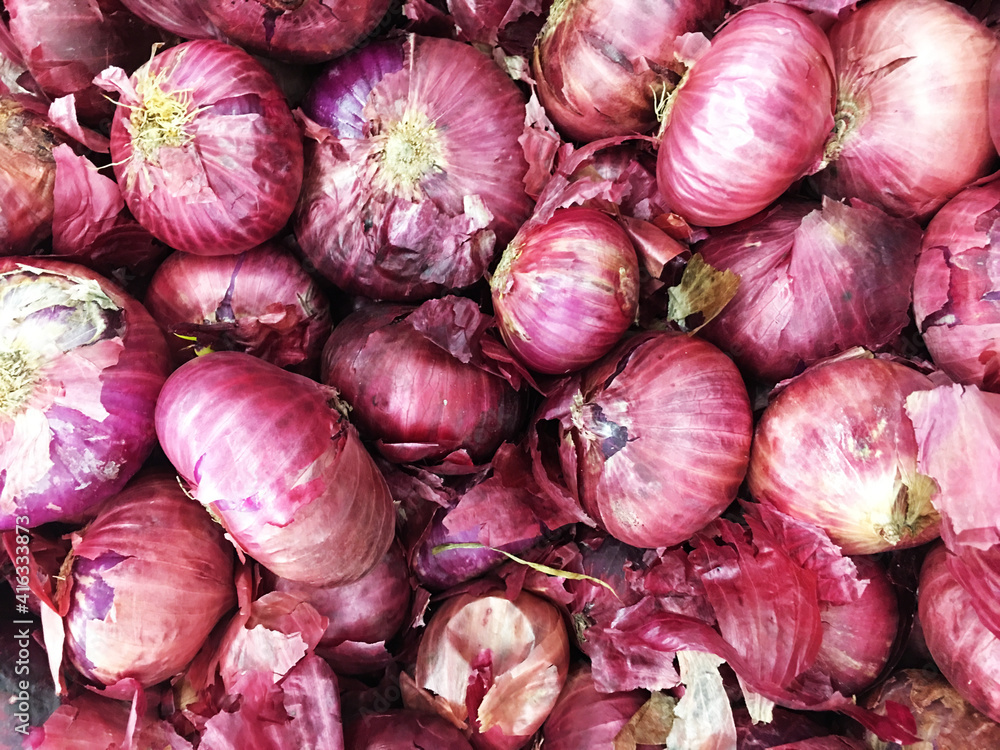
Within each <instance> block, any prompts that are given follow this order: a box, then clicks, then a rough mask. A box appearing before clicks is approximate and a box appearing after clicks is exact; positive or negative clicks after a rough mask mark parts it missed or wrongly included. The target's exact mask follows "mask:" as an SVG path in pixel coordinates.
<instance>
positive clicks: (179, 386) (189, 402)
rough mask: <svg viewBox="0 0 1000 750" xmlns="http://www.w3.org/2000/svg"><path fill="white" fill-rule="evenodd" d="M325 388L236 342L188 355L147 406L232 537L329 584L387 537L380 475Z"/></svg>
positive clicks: (297, 574) (288, 572) (258, 554)
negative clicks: (233, 348)
mask: <svg viewBox="0 0 1000 750" xmlns="http://www.w3.org/2000/svg"><path fill="white" fill-rule="evenodd" d="M336 405H337V404H336V395H335V393H334V392H333V391H331V390H330V389H329V388H326V387H324V386H322V385H320V384H319V383H316V382H315V381H312V380H309V379H308V378H305V377H303V376H301V375H296V374H294V373H290V372H288V371H286V370H282V369H280V368H279V367H277V366H275V365H272V364H270V363H268V362H264V361H263V360H261V359H257V358H256V357H251V356H250V355H249V354H243V353H240V352H215V353H212V354H208V355H206V356H204V357H199V358H198V359H195V360H192V361H191V362H188V363H186V364H184V365H182V366H181V367H180V368H178V369H177V370H176V371H175V372H174V373H173V374H172V375H171V376H170V378H168V380H167V382H166V384H165V385H164V388H163V392H162V394H161V395H160V399H159V401H158V403H157V405H156V432H157V435H158V436H159V438H160V444H161V445H162V446H163V450H164V452H165V453H166V454H167V457H168V458H169V459H170V461H171V463H172V464H173V465H174V466H175V467H176V469H177V471H178V473H179V474H180V475H181V476H182V477H184V479H185V480H186V481H187V482H188V484H189V485H191V488H192V492H193V494H194V496H195V497H196V498H197V499H198V500H199V501H200V502H201V503H202V504H204V505H206V506H209V507H211V508H212V510H213V511H214V512H215V513H216V514H217V515H218V516H219V518H220V519H221V521H222V523H223V525H224V526H225V528H226V530H227V531H228V532H229V534H230V535H231V536H232V538H233V540H234V541H235V542H236V543H237V544H238V545H239V546H240V547H241V548H242V549H243V550H245V551H246V552H247V554H249V555H251V556H252V557H254V559H256V560H257V561H258V562H260V563H261V564H262V565H263V566H264V567H266V568H268V569H269V570H271V571H272V572H274V573H275V574H277V575H280V576H282V577H284V578H290V579H292V580H295V581H300V582H302V583H308V584H313V585H329V584H333V583H346V582H348V581H352V580H356V579H358V578H360V577H361V576H362V575H364V574H365V573H366V572H368V571H369V570H371V568H372V567H374V566H375V564H376V563H377V562H378V561H379V560H380V559H381V558H382V556H383V555H384V554H385V552H386V550H387V549H388V547H389V545H390V544H391V542H392V536H393V524H394V518H393V507H392V498H391V497H390V495H389V490H388V487H387V486H386V484H385V480H384V479H383V478H382V475H381V474H380V473H379V471H378V468H377V467H376V466H375V463H374V462H373V461H372V459H371V457H370V456H369V455H368V453H366V452H365V449H364V447H363V446H362V444H361V441H360V439H359V438H358V436H357V433H356V432H355V430H354V427H353V426H352V425H351V424H350V423H348V421H347V419H346V418H345V417H344V416H343V415H342V414H341V413H340V412H339V411H337V409H336V408H335V406H336Z"/></svg>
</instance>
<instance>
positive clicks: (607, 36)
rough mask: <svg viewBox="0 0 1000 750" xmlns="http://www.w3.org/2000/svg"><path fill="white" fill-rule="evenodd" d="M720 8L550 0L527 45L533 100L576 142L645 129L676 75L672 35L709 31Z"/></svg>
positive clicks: (712, 1)
mask: <svg viewBox="0 0 1000 750" xmlns="http://www.w3.org/2000/svg"><path fill="white" fill-rule="evenodd" d="M724 10H725V7H724V3H723V2H721V0H688V1H687V2H668V1H667V0H644V1H643V2H627V3H621V2H613V1H612V2H606V1H605V2H601V1H600V0H576V2H572V1H571V2H556V3H553V6H552V10H551V11H550V12H549V17H548V20H547V21H546V23H545V27H544V28H543V29H542V32H541V34H540V35H539V37H538V39H537V40H536V42H535V49H534V57H533V62H532V72H533V73H534V76H535V79H536V80H537V81H538V98H539V99H540V100H541V103H542V106H544V107H545V110H546V112H547V113H548V115H549V116H550V117H551V118H552V120H553V121H554V122H555V124H556V126H557V127H558V128H559V130H560V131H562V132H563V133H565V134H566V135H567V136H569V137H570V138H572V139H573V140H576V141H593V140H596V139H598V138H605V137H609V136H615V135H627V134H629V133H646V132H649V131H650V130H653V129H654V128H655V127H656V125H657V118H656V112H655V109H656V108H655V100H656V97H657V96H664V95H665V94H666V92H669V91H670V90H671V89H672V88H673V87H674V86H675V85H676V84H677V82H678V81H679V80H680V77H681V73H683V72H684V65H683V63H682V62H681V61H680V60H679V59H678V57H679V55H678V53H679V51H680V48H681V47H682V43H681V40H680V39H679V38H678V37H681V36H682V35H683V34H685V33H687V32H692V31H708V30H710V29H711V28H712V27H714V26H715V25H716V24H717V23H718V22H719V21H720V20H721V19H722V16H723V12H724ZM612 18H613V19H614V22H609V19H612Z"/></svg>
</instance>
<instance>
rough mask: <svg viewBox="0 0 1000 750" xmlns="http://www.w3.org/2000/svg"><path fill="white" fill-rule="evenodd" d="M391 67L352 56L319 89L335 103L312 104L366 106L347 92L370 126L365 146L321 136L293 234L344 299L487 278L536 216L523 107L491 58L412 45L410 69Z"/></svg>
mask: <svg viewBox="0 0 1000 750" xmlns="http://www.w3.org/2000/svg"><path fill="white" fill-rule="evenodd" d="M386 54H387V55H388V53H386ZM386 62H387V61H386V59H384V58H383V57H381V56H378V55H366V54H365V53H364V52H363V51H362V52H361V53H358V54H356V55H348V56H346V57H344V58H343V59H341V60H338V61H337V62H335V63H334V64H333V65H334V66H335V67H336V68H337V69H339V70H342V71H343V72H342V73H340V74H334V73H328V74H327V76H326V77H325V78H324V79H322V80H321V81H320V82H319V84H318V85H319V86H321V87H322V86H325V85H329V82H330V81H333V82H334V88H335V91H334V96H332V97H323V96H321V95H320V94H316V95H314V96H313V98H314V99H324V98H325V99H326V104H325V105H324V106H325V107H326V109H327V111H329V112H332V113H334V114H335V116H336V115H338V114H339V113H340V112H342V111H344V112H346V111H350V110H351V109H352V107H354V106H356V105H355V104H353V103H351V102H347V103H343V104H340V103H337V102H338V100H339V99H341V98H342V97H341V92H344V94H343V96H344V97H347V98H349V99H355V98H361V96H364V97H365V99H364V107H363V109H362V117H363V118H364V120H365V122H366V123H367V124H366V126H365V128H364V131H363V133H362V134H361V135H360V136H359V135H356V131H353V130H352V129H347V130H344V131H343V132H342V133H339V134H338V131H337V130H334V131H331V133H318V134H317V136H316V137H317V139H318V142H316V143H313V144H311V145H310V148H309V154H308V168H307V172H306V177H305V182H304V185H303V190H302V197H301V199H300V201H299V206H298V209H297V218H296V224H295V227H296V230H295V231H296V235H297V237H298V240H299V243H300V244H301V246H302V249H303V251H304V252H305V254H306V256H307V257H308V258H309V260H310V261H312V263H313V264H314V265H315V266H316V268H317V269H318V270H319V272H320V273H322V274H323V275H324V276H326V277H327V278H329V279H330V280H331V281H333V282H334V283H335V284H337V286H339V287H341V288H342V289H345V290H346V291H348V292H351V293H352V294H363V295H365V296H368V297H372V298H379V299H396V300H400V299H417V298H426V297H430V296H434V295H439V294H441V293H442V292H444V291H447V290H449V289H455V288H459V287H464V286H467V285H469V284H472V283H473V282H475V281H477V280H478V279H479V278H481V277H482V275H483V273H484V272H485V270H486V268H487V266H489V264H490V263H491V261H492V260H493V255H494V247H495V246H497V245H499V246H501V247H503V246H504V245H506V243H507V242H509V241H510V240H511V239H512V238H513V236H514V234H515V232H516V231H517V229H518V227H519V226H520V224H521V222H522V221H523V220H524V219H525V218H526V217H527V215H528V212H529V210H530V208H531V201H530V199H529V198H528V197H527V195H526V193H525V189H524V183H523V181H522V180H523V178H524V177H525V174H526V172H527V169H528V165H527V162H526V161H525V158H524V153H523V150H522V148H521V145H520V144H519V143H518V137H519V136H520V135H521V133H522V131H523V130H524V122H525V109H524V99H523V97H522V95H521V92H520V91H519V90H518V88H517V86H516V85H515V84H514V82H513V81H511V80H510V79H509V78H508V77H507V76H506V74H504V72H503V71H502V70H501V69H500V68H499V67H497V66H496V64H494V63H493V61H492V60H490V58H488V57H486V55H484V54H483V53H481V52H479V51H478V50H476V49H474V48H473V47H470V46H467V45H464V44H461V43H459V42H454V41H450V40H447V39H431V38H424V37H416V36H410V37H408V38H407V42H406V44H405V49H404V63H403V66H402V69H400V70H397V71H395V72H389V67H391V66H389V65H387V64H386ZM383 72H384V74H383V75H382V76H381V77H380V76H379V74H380V73H383ZM325 82H326V83H325ZM352 82H354V83H352ZM371 86H374V88H371V89H370V91H369V88H370V87H371ZM355 91H357V95H356V94H355ZM320 124H324V123H320ZM338 127H339V126H338Z"/></svg>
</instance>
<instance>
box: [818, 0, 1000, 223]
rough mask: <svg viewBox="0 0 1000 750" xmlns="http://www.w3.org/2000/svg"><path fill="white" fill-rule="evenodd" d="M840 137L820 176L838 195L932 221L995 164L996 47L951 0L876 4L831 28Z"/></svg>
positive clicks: (986, 32)
mask: <svg viewBox="0 0 1000 750" xmlns="http://www.w3.org/2000/svg"><path fill="white" fill-rule="evenodd" d="M830 44H831V47H832V49H833V55H834V60H835V61H836V71H837V114H836V119H837V128H836V137H835V139H833V140H832V141H831V143H830V145H829V146H828V147H827V154H826V158H827V161H828V162H829V164H828V166H827V167H826V169H824V170H823V171H822V172H820V173H819V175H817V180H818V184H819V186H820V187H821V188H822V190H823V192H824V193H826V194H827V195H830V196H832V197H836V198H841V197H846V196H853V197H859V198H861V199H863V200H865V201H868V202H869V203H872V204H874V205H877V206H881V207H883V208H884V209H885V210H886V211H888V212H889V213H892V214H895V215H897V216H905V217H913V218H916V219H917V220H919V221H924V220H926V219H927V218H929V217H930V216H931V215H932V214H933V213H934V211H935V210H937V209H938V208H939V207H940V206H941V205H942V204H943V203H944V202H945V201H946V200H948V199H949V198H950V197H951V196H953V195H955V194H956V193H957V192H958V191H959V190H961V189H962V188H963V187H965V186H966V185H967V184H969V183H970V182H972V181H973V180H975V179H976V178H978V177H982V176H984V175H986V174H988V173H989V172H990V170H991V169H993V168H994V166H995V163H996V149H995V148H994V146H993V141H992V140H991V138H990V126H989V115H988V106H987V102H988V88H989V77H990V62H991V59H992V57H993V54H994V52H995V51H996V50H997V48H998V46H1000V44H998V42H997V40H996V38H995V37H994V35H993V33H992V32H991V31H989V30H987V29H986V28H985V27H984V26H983V25H982V24H981V23H979V22H978V21H977V20H976V19H975V18H974V17H973V16H972V15H971V14H969V13H968V11H966V10H964V9H963V8H960V7H959V6H957V5H955V4H954V3H950V2H947V0H916V1H915V2H914V1H913V0H875V1H874V2H870V3H865V4H864V5H862V6H861V7H859V8H858V9H857V10H855V11H853V12H851V13H849V14H848V15H847V16H846V17H844V18H843V19H842V20H841V21H839V22H838V23H837V24H835V25H834V27H833V28H832V29H831V30H830Z"/></svg>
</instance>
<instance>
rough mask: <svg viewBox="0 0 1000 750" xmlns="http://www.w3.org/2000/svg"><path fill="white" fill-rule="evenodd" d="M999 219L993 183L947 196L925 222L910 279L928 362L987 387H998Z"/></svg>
mask: <svg viewBox="0 0 1000 750" xmlns="http://www.w3.org/2000/svg"><path fill="white" fill-rule="evenodd" d="M998 219H1000V181H993V182H990V183H989V184H987V185H982V186H979V187H971V188H968V189H966V190H964V191H962V192H961V193H959V194H958V195H956V196H955V197H954V198H952V199H951V200H950V201H948V203H946V204H945V205H944V206H943V207H942V208H941V210H940V211H938V212H937V214H935V216H934V218H933V219H931V222H930V223H929V224H928V225H927V232H926V233H925V234H924V240H923V244H922V246H921V250H920V260H919V263H918V265H917V276H916V280H915V282H914V285H913V314H914V317H915V318H916V321H917V325H918V326H919V327H920V332H921V334H922V335H923V340H924V343H925V344H926V345H927V349H928V351H929V352H930V354H931V357H933V359H934V364H936V365H937V366H938V367H940V368H941V370H942V371H944V373H945V374H947V375H948V376H949V377H950V378H952V379H953V380H955V381H956V382H959V383H966V384H973V385H978V386H980V387H982V388H986V389H987V390H991V391H995V390H1000V347H998V345H997V341H998V339H1000V312H998V311H997V304H996V299H997V298H998V296H1000V295H998V293H1000V272H998V270H997V264H996V261H995V257H996V255H997V254H998V253H1000V244H998V245H997V246H994V245H993V237H994V231H995V230H994V225H995V224H996V222H997V220H998Z"/></svg>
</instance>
